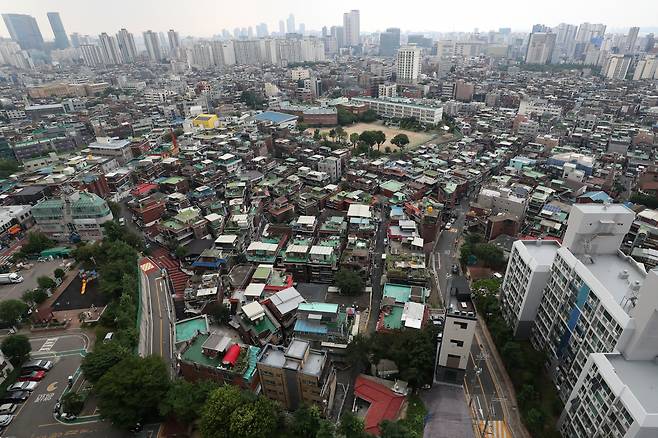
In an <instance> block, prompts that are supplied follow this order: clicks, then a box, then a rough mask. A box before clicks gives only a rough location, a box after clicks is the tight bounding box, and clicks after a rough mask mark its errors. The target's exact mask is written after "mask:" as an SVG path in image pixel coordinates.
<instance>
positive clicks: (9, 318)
mask: <svg viewBox="0 0 658 438" xmlns="http://www.w3.org/2000/svg"><path fill="white" fill-rule="evenodd" d="M28 309H29V307H28V305H27V304H25V303H24V302H22V301H21V300H13V299H12V300H5V301H1V302H0V321H1V322H3V323H4V324H5V325H8V326H11V325H16V324H17V323H18V322H19V321H21V320H22V319H23V317H25V316H26V315H27V311H28Z"/></svg>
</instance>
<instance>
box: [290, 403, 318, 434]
mask: <svg viewBox="0 0 658 438" xmlns="http://www.w3.org/2000/svg"><path fill="white" fill-rule="evenodd" d="M321 421H322V412H320V408H318V407H317V406H316V405H312V406H309V405H306V404H304V405H301V406H300V407H299V408H298V409H297V410H296V411H295V413H294V414H293V417H292V431H293V432H294V433H295V435H296V436H300V437H307V436H308V437H312V436H314V435H315V433H316V431H317V430H318V428H319V427H320V422H321Z"/></svg>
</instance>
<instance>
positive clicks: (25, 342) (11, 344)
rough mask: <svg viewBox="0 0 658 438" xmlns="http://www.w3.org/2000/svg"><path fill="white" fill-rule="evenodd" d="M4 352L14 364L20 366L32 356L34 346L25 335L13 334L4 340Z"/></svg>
mask: <svg viewBox="0 0 658 438" xmlns="http://www.w3.org/2000/svg"><path fill="white" fill-rule="evenodd" d="M0 349H1V350H2V353H3V354H4V355H5V357H6V358H7V359H9V361H10V362H11V363H12V365H14V367H19V366H20V365H21V364H22V363H23V362H25V361H26V360H27V359H29V357H30V351H32V346H31V345H30V340H29V339H28V338H27V336H25V335H11V336H8V337H6V338H4V339H3V340H2V346H1V347H0Z"/></svg>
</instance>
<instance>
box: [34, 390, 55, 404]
mask: <svg viewBox="0 0 658 438" xmlns="http://www.w3.org/2000/svg"><path fill="white" fill-rule="evenodd" d="M53 397H55V393H54V392H47V393H43V394H39V395H37V398H36V399H34V403H43V402H48V401H50V400H52V399H53Z"/></svg>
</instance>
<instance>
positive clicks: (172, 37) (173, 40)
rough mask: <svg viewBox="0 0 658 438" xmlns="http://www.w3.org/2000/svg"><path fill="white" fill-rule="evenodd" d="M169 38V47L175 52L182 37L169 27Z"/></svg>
mask: <svg viewBox="0 0 658 438" xmlns="http://www.w3.org/2000/svg"><path fill="white" fill-rule="evenodd" d="M167 39H168V40H169V49H170V50H171V52H172V53H175V52H176V50H177V49H178V48H179V47H180V37H179V36H178V32H176V31H175V30H173V29H169V32H167Z"/></svg>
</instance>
